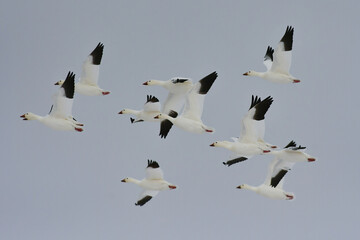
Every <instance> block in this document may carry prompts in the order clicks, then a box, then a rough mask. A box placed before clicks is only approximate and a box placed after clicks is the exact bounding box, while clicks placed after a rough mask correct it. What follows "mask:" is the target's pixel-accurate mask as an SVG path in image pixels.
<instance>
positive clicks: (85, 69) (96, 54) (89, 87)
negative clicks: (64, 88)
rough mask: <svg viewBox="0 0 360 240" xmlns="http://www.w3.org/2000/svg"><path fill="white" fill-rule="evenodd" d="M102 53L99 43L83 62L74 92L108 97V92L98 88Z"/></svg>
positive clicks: (59, 82)
mask: <svg viewBox="0 0 360 240" xmlns="http://www.w3.org/2000/svg"><path fill="white" fill-rule="evenodd" d="M103 51H104V45H103V44H102V43H99V44H98V45H97V46H96V48H95V49H94V50H93V51H92V52H91V53H90V55H89V56H88V57H87V59H86V60H85V62H84V63H83V65H82V73H81V77H80V80H79V82H77V83H76V84H75V92H77V93H80V94H83V95H87V96H97V95H108V94H110V92H109V91H106V90H104V89H102V88H100V87H99V85H98V81H99V71H100V63H101V59H102V55H103ZM62 84H63V81H62V80H60V81H58V82H57V83H55V85H62Z"/></svg>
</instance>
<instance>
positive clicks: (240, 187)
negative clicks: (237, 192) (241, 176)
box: [236, 184, 245, 189]
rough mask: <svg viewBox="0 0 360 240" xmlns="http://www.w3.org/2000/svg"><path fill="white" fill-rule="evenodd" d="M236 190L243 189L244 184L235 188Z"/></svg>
mask: <svg viewBox="0 0 360 240" xmlns="http://www.w3.org/2000/svg"><path fill="white" fill-rule="evenodd" d="M236 188H238V189H244V188H245V184H241V185H239V186H237V187H236Z"/></svg>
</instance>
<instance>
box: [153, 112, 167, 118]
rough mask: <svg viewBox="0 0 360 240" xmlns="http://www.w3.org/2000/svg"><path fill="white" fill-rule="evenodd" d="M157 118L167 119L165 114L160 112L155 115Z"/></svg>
mask: <svg viewBox="0 0 360 240" xmlns="http://www.w3.org/2000/svg"><path fill="white" fill-rule="evenodd" d="M154 118H155V119H165V117H164V115H163V114H161V113H160V114H158V115H156V116H155V117H154Z"/></svg>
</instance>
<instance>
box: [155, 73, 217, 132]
mask: <svg viewBox="0 0 360 240" xmlns="http://www.w3.org/2000/svg"><path fill="white" fill-rule="evenodd" d="M217 76H218V74H217V73H216V72H213V73H211V74H209V75H208V76H206V77H204V78H203V79H201V80H199V81H198V82H197V83H196V84H194V86H193V87H192V89H191V90H190V92H189V93H188V94H187V95H186V103H185V107H184V110H183V112H182V114H181V115H180V116H178V117H177V118H174V117H171V116H169V115H168V114H164V113H161V114H159V115H157V116H156V117H155V118H159V119H167V120H169V121H170V122H172V123H173V124H175V125H176V126H178V127H179V128H181V129H183V130H185V131H188V132H193V133H204V132H209V133H212V132H214V129H213V128H210V127H208V126H206V125H205V124H204V123H203V122H202V120H201V115H202V112H203V106H204V99H205V95H206V94H207V92H208V91H209V90H210V88H211V86H212V84H213V83H214V81H215V80H216V78H217ZM173 113H174V111H173ZM169 130H170V129H167V128H166V126H164V125H161V126H160V134H159V135H160V136H161V137H162V138H166V136H167V134H168V132H169Z"/></svg>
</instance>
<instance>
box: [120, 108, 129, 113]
mask: <svg viewBox="0 0 360 240" xmlns="http://www.w3.org/2000/svg"><path fill="white" fill-rule="evenodd" d="M128 113H129V110H128V109H126V108H124V109H123V110H121V111H120V112H119V114H128Z"/></svg>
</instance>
